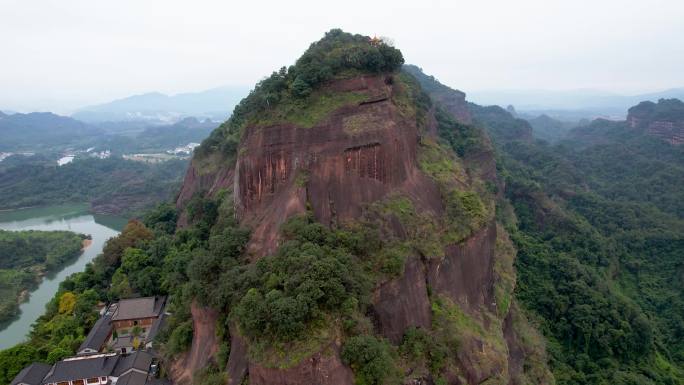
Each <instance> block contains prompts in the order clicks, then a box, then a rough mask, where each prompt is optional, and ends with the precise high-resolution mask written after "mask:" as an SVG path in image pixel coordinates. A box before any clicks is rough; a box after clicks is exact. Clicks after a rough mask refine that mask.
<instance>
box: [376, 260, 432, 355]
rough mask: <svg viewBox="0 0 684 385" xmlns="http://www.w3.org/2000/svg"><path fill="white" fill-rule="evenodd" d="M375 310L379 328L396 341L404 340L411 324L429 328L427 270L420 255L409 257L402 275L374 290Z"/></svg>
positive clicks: (430, 322)
mask: <svg viewBox="0 0 684 385" xmlns="http://www.w3.org/2000/svg"><path fill="white" fill-rule="evenodd" d="M373 314H374V316H375V319H376V321H377V324H378V329H379V332H380V333H381V334H382V335H383V336H384V337H386V338H387V339H389V340H390V341H391V342H393V343H395V344H399V343H400V342H401V339H402V337H403V336H404V333H405V332H406V329H408V328H409V327H411V326H414V327H421V328H423V329H430V326H431V325H432V317H431V310H430V299H429V298H428V291H427V284H426V271H425V266H424V264H423V262H422V261H421V260H420V259H419V258H418V257H410V258H409V259H408V260H407V261H406V266H405V267H404V274H402V276H401V277H399V278H396V279H393V280H391V281H389V282H386V283H384V284H383V285H381V286H380V287H379V288H377V289H376V290H375V293H374V301H373Z"/></svg>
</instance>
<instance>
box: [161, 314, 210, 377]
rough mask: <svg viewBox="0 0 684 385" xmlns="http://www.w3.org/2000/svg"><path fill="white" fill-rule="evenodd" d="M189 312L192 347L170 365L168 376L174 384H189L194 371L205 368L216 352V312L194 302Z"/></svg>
mask: <svg viewBox="0 0 684 385" xmlns="http://www.w3.org/2000/svg"><path fill="white" fill-rule="evenodd" d="M190 310H191V312H192V324H193V333H192V345H191V347H190V351H189V352H187V353H185V354H184V355H183V356H182V357H180V358H179V359H177V360H175V361H174V362H173V364H172V365H171V368H170V373H169V375H170V378H171V379H172V380H173V383H174V384H191V383H192V378H193V374H194V373H195V371H197V370H199V369H202V368H204V367H206V366H207V364H208V363H209V362H210V361H211V360H213V358H214V356H215V355H216V352H217V351H218V341H217V338H216V321H217V320H218V312H217V311H215V310H213V309H210V308H205V307H201V306H199V305H198V304H197V303H195V302H193V303H192V305H191V308H190Z"/></svg>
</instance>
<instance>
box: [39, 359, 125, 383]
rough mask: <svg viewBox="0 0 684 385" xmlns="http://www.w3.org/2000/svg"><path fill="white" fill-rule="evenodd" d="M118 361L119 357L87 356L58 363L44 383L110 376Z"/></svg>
mask: <svg viewBox="0 0 684 385" xmlns="http://www.w3.org/2000/svg"><path fill="white" fill-rule="evenodd" d="M118 361H119V356H116V355H98V356H93V357H88V356H85V357H81V358H78V359H66V360H63V361H58V362H57V363H56V364H55V366H54V367H53V370H52V371H51V372H50V374H48V376H47V377H45V379H44V380H43V382H44V383H48V382H61V381H69V380H76V379H81V378H91V377H104V376H109V375H110V374H111V373H112V371H113V370H114V368H115V367H116V364H117V362H118Z"/></svg>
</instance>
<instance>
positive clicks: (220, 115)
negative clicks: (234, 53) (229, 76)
mask: <svg viewBox="0 0 684 385" xmlns="http://www.w3.org/2000/svg"><path fill="white" fill-rule="evenodd" d="M248 92H249V89H248V88H246V87H241V86H227V87H219V88H213V89H210V90H206V91H201V92H188V93H181V94H176V95H171V96H169V95H165V94H162V93H159V92H150V93H146V94H142V95H134V96H129V97H127V98H123V99H118V100H114V101H112V102H109V103H104V104H98V105H93V106H88V107H84V108H81V109H79V110H77V111H76V112H75V113H73V114H72V117H73V118H75V119H78V120H81V121H84V122H107V121H141V120H142V121H149V122H159V123H173V122H176V121H178V120H180V119H182V118H183V117H187V116H194V117H197V118H210V119H212V120H220V121H222V120H225V119H227V118H228V116H229V115H230V113H231V112H232V111H233V107H235V105H236V104H237V103H238V102H239V101H240V99H242V98H243V97H245V96H246V95H247V93H248Z"/></svg>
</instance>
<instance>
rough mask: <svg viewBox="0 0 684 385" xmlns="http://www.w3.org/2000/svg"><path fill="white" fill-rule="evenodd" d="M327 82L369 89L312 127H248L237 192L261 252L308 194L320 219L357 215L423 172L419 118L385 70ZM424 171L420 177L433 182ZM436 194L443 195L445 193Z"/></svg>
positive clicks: (267, 248) (303, 205)
mask: <svg viewBox="0 0 684 385" xmlns="http://www.w3.org/2000/svg"><path fill="white" fill-rule="evenodd" d="M328 87H329V88H331V89H340V90H345V91H349V90H353V91H355V92H363V93H364V94H365V95H366V97H365V100H363V101H361V102H360V103H359V104H358V105H352V106H346V107H343V108H340V109H338V110H337V111H334V112H333V113H332V114H331V115H329V116H328V117H327V118H326V119H325V120H324V121H322V122H320V123H319V124H317V125H315V126H314V127H312V128H304V127H297V126H294V125H289V124H279V125H274V126H269V127H258V128H257V127H255V128H248V130H247V133H246V135H245V137H244V138H243V141H242V144H241V148H242V150H241V154H242V155H240V156H239V158H238V161H237V168H236V170H237V171H236V179H235V182H236V183H235V186H236V187H235V192H236V193H235V197H236V198H235V199H236V207H237V212H238V215H239V217H240V218H241V220H242V221H243V223H245V224H247V225H249V226H250V227H252V228H253V229H254V230H253V236H252V242H251V245H250V250H252V252H253V253H256V254H257V255H264V254H267V253H269V252H272V251H273V250H274V249H275V248H276V246H277V233H278V228H279V227H280V225H281V224H282V223H283V222H284V221H285V220H286V219H287V218H289V217H291V216H292V215H294V214H297V213H302V212H304V211H305V209H306V203H307V201H308V202H309V203H310V204H311V208H312V210H313V213H314V215H315V217H316V219H317V220H319V221H320V222H321V223H324V224H327V225H335V224H337V223H342V222H345V221H351V220H355V219H358V218H359V216H360V215H361V213H362V207H363V206H364V205H365V204H368V203H370V202H374V201H377V200H379V199H382V198H383V197H384V196H385V195H387V194H388V193H389V192H392V191H398V190H399V189H400V188H402V186H404V185H405V184H406V183H407V181H409V180H411V178H412V177H413V176H415V175H416V173H417V167H416V147H417V136H418V132H417V127H416V123H415V121H411V120H410V119H406V118H405V117H404V116H403V115H402V114H401V113H400V111H399V109H398V107H397V106H395V105H394V104H393V102H392V100H391V96H392V94H393V92H394V91H395V90H394V87H395V86H394V85H392V84H391V82H389V81H388V80H387V78H386V77H385V76H375V77H360V78H354V79H348V80H341V81H336V82H334V83H332V84H331V85H329V86H328ZM416 177H418V178H420V177H419V176H416ZM425 179H426V180H421V183H423V184H428V185H429V184H431V182H430V181H429V180H427V178H425ZM428 193H430V188H429V187H428ZM414 195H419V192H415V194H414ZM431 199H432V200H439V195H436V196H433V197H431Z"/></svg>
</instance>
